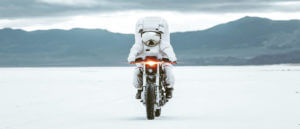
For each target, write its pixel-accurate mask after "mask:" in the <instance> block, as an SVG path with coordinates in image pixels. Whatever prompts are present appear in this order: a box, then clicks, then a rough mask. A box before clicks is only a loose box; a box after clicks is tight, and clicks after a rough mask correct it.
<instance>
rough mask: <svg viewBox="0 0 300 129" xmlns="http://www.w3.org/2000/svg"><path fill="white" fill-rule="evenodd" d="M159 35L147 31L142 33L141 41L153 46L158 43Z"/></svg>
mask: <svg viewBox="0 0 300 129" xmlns="http://www.w3.org/2000/svg"><path fill="white" fill-rule="evenodd" d="M160 36H161V35H160V33H157V32H153V31H147V32H144V33H142V42H143V43H144V44H145V45H147V46H149V47H154V46H156V45H157V44H159V43H160V39H161V37H160Z"/></svg>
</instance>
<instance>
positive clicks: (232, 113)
mask: <svg viewBox="0 0 300 129" xmlns="http://www.w3.org/2000/svg"><path fill="white" fill-rule="evenodd" d="M174 72H175V76H176V85H175V91H174V98H173V99H172V100H171V101H170V102H169V103H167V105H166V106H165V107H163V109H162V116H161V117H160V118H156V119H155V120H151V121H149V120H146V115H145V107H144V106H143V105H142V104H141V103H140V102H139V101H137V100H135V99H134V96H135V92H136V90H135V89H134V87H133V86H132V85H131V82H132V75H133V67H73V68H0V129H300V66H288V65H274V66H238V67H235V66H227V67H221V66H207V67H175V69H174Z"/></svg>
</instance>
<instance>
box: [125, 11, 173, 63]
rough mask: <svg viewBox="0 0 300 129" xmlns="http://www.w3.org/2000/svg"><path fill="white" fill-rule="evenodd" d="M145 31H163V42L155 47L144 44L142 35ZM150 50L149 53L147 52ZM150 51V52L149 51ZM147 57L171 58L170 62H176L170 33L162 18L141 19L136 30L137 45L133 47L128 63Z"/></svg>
mask: <svg viewBox="0 0 300 129" xmlns="http://www.w3.org/2000/svg"><path fill="white" fill-rule="evenodd" d="M141 29H143V30H150V31H151V30H157V29H158V30H159V31H162V32H163V33H162V35H161V41H160V43H159V45H157V46H155V47H149V46H146V45H144V44H143V43H142V38H141V33H140V32H139V31H140V30H141ZM146 49H148V51H146ZM149 50H150V51H149ZM145 56H157V57H158V58H159V59H161V58H169V60H170V61H176V60H177V59H176V56H175V53H174V51H173V47H172V46H171V44H170V32H169V28H168V24H167V22H166V21H165V20H164V19H162V18H160V17H145V18H142V19H139V20H138V22H137V23H136V29H135V43H134V45H133V46H132V48H131V50H130V53H129V56H128V62H132V61H135V59H136V58H144V57H145Z"/></svg>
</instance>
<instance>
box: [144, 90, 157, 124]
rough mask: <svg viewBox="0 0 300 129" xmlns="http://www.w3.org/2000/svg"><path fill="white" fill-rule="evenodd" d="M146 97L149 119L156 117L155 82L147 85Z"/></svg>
mask: <svg viewBox="0 0 300 129" xmlns="http://www.w3.org/2000/svg"><path fill="white" fill-rule="evenodd" d="M145 98H146V112H147V119H148V120H153V119H154V105H155V86H154V84H149V85H148V86H147V93H146V95H145Z"/></svg>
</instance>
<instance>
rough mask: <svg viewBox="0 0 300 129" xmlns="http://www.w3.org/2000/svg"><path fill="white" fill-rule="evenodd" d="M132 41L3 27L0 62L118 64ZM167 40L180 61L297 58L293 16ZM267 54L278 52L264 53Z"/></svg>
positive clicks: (299, 44)
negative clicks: (281, 19)
mask: <svg viewBox="0 0 300 129" xmlns="http://www.w3.org/2000/svg"><path fill="white" fill-rule="evenodd" d="M133 42H134V36H133V34H120V33H112V32H109V31H106V30H101V29H80V28H75V29H71V30H59V29H53V30H37V31H24V30H20V29H10V28H4V29H0V46H1V47H0V58H1V60H0V66H123V65H127V63H126V60H127V56H128V53H129V50H130V48H131V46H132V44H133ZM171 42H172V45H173V47H174V50H175V53H176V55H177V57H178V62H181V64H180V65H253V64H255V65H260V64H277V63H300V58H299V57H300V55H299V53H298V51H300V21H299V20H288V21H273V20H270V19H266V18H258V17H243V18H241V19H238V20H236V21H232V22H228V23H224V24H220V25H217V26H214V27H212V28H209V29H206V30H202V31H191V32H178V33H172V34H171ZM281 55H282V56H281ZM273 56H276V57H280V58H268V57H273ZM287 57H293V58H291V59H288V60H287V59H286V58H287ZM268 60H270V61H268ZM271 60H272V61H271Z"/></svg>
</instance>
